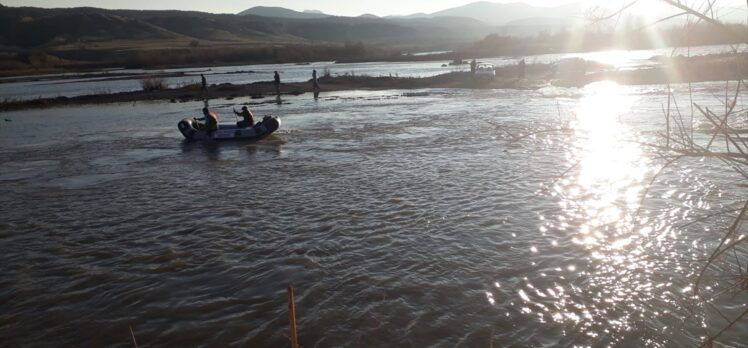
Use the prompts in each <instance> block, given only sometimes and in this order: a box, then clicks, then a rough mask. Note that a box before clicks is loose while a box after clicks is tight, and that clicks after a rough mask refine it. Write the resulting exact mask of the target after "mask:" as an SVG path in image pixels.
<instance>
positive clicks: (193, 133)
mask: <svg viewBox="0 0 748 348" xmlns="http://www.w3.org/2000/svg"><path fill="white" fill-rule="evenodd" d="M177 126H178V128H179V131H180V132H182V135H184V137H185V138H187V140H247V141H256V140H260V139H263V138H265V137H266V136H268V135H270V134H272V133H273V132H275V131H277V130H278V129H279V128H280V126H281V121H280V118H278V117H275V116H265V118H263V119H262V121H260V122H257V123H256V124H255V125H254V126H252V127H248V128H239V127H237V126H236V124H220V125H219V126H218V130H216V131H214V132H213V134H212V135H208V132H206V131H205V130H204V128H205V127H204V125H203V124H202V123H200V122H198V121H197V120H196V119H194V118H185V119H184V120H182V121H179V124H178V125H177Z"/></svg>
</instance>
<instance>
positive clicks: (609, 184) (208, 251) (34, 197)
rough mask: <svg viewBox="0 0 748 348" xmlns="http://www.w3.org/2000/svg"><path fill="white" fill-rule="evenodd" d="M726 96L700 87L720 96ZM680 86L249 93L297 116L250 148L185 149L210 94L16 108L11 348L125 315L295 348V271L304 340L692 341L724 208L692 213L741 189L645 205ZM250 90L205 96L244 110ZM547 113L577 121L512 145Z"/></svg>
mask: <svg viewBox="0 0 748 348" xmlns="http://www.w3.org/2000/svg"><path fill="white" fill-rule="evenodd" d="M723 88H724V85H723V84H721V85H720V84H700V85H697V87H696V91H695V93H694V98H695V99H696V101H698V102H701V103H704V104H706V105H710V106H712V107H714V108H719V107H722V108H724V107H723V106H720V101H719V99H718V98H715V97H714V96H715V95H721V94H722V95H723V94H724V90H723ZM679 93H680V95H681V96H684V95H685V94H684V91H683V90H682V86H681V90H680V91H679ZM666 100H667V98H666V97H665V89H664V87H662V86H639V87H620V86H616V85H612V84H608V83H602V84H596V85H592V86H588V87H587V88H583V89H558V88H553V87H548V88H544V89H541V90H539V91H534V92H531V91H512V90H480V91H473V90H420V91H378V92H355V91H354V92H335V93H330V94H324V93H323V94H322V95H321V96H320V99H319V100H314V99H313V98H312V97H311V95H309V94H307V95H301V96H297V97H290V98H287V99H286V100H285V103H284V104H282V105H273V104H260V105H256V106H255V107H254V110H255V113H256V115H264V114H273V115H278V116H279V117H280V118H281V119H282V121H283V126H282V129H281V131H280V132H278V134H276V135H274V136H272V137H270V138H268V139H265V140H263V141H261V142H259V143H249V144H247V143H222V144H204V143H186V142H184V141H183V139H182V136H181V135H180V133H179V132H178V131H177V129H176V124H177V122H178V121H179V120H180V119H182V118H185V117H188V116H197V111H198V110H199V109H200V108H201V107H202V106H201V105H199V104H198V103H180V104H171V103H137V104H117V105H107V106H104V105H101V106H81V107H66V108H58V109H45V110H33V111H19V112H14V113H6V114H4V115H3V118H5V119H7V121H5V122H2V123H1V124H0V162H1V163H2V168H1V169H0V191H2V195H0V206H2V207H3V208H2V215H3V219H2V221H0V274H2V276H0V338H2V342H3V343H2V344H1V345H2V346H8V347H19V346H29V347H49V346H71V347H75V346H77V347H103V346H106V347H130V346H131V337H130V329H129V327H130V326H131V327H132V330H133V332H134V334H135V336H136V337H137V340H138V344H140V345H141V346H148V347H155V346H190V347H191V346H218V347H220V346H234V345H236V346H246V347H283V346H287V345H288V322H287V319H286V309H287V307H286V297H285V296H286V287H287V285H288V284H293V285H294V287H295V289H296V294H297V316H298V326H299V337H300V343H301V344H302V346H304V347H409V346H413V347H427V346H428V347H454V346H463V347H490V346H491V345H493V346H496V347H558V346H561V347H572V346H593V347H602V346H615V347H633V346H649V347H684V346H694V345H698V344H699V343H700V342H701V340H702V339H703V337H704V336H705V332H706V331H705V329H704V328H703V327H702V326H706V327H709V328H715V329H716V328H717V327H721V326H724V324H725V321H724V319H723V318H721V317H718V316H716V315H708V314H703V313H702V312H701V311H699V310H698V308H697V309H693V308H692V309H691V310H689V308H688V307H689V306H688V305H687V303H688V301H687V300H686V298H687V297H688V296H689V295H688V291H689V290H688V286H689V285H690V284H691V280H692V279H693V276H694V273H695V272H697V271H698V267H699V265H700V264H701V262H702V261H700V260H703V259H704V258H705V255H708V253H709V252H711V250H712V248H713V247H715V246H716V244H717V243H718V242H719V240H720V238H721V237H722V230H723V229H722V228H723V227H724V226H726V225H728V224H729V222H730V215H729V214H728V215H727V216H725V217H716V218H712V219H709V220H705V221H704V222H703V223H699V222H696V223H693V224H690V225H686V224H685V223H686V222H689V221H695V220H697V219H698V218H700V217H702V216H705V215H709V214H713V213H715V212H718V211H722V210H725V209H728V208H730V207H733V206H734V205H733V204H734V203H735V202H737V201H740V200H741V199H744V198H745V197H746V188H745V186H740V185H736V183H739V182H741V178H740V177H739V176H738V175H737V174H734V173H733V172H732V171H731V170H730V169H729V168H725V167H724V166H723V165H721V164H720V163H718V162H712V161H708V160H707V161H698V160H693V161H691V160H683V161H680V162H678V163H676V164H674V165H673V166H671V167H668V169H666V170H664V171H663V172H662V173H661V175H660V176H659V177H658V179H657V180H655V181H654V184H653V185H652V187H651V188H650V190H649V191H648V193H647V195H648V196H647V197H648V198H647V199H645V200H644V201H643V207H642V209H641V211H639V212H638V213H637V211H638V210H639V208H640V202H642V201H641V200H640V198H641V195H642V194H644V190H645V188H646V187H647V186H648V185H649V183H650V180H651V178H652V177H653V175H654V174H655V173H657V172H658V170H659V168H661V167H662V165H663V162H662V161H660V160H658V159H657V158H655V156H654V155H653V153H652V151H651V149H650V148H648V147H647V146H645V145H643V143H647V142H656V132H658V131H662V130H663V127H664V117H663V114H662V105H663V103H664V102H666ZM246 101H247V100H234V101H212V102H211V105H212V107H213V108H214V109H215V110H217V111H218V113H219V116H220V117H221V118H222V120H225V121H232V120H233V116H231V113H230V110H231V108H232V107H233V106H234V105H236V104H235V103H241V102H246ZM746 102H748V94H746V93H745V92H743V93H742V96H741V99H740V101H739V103H741V104H740V105H742V107H743V108H745V107H746ZM686 105H687V102H686ZM555 127H558V128H570V129H571V130H566V131H558V132H543V133H539V134H536V135H534V136H529V137H525V138H519V139H516V137H517V136H519V135H520V134H527V133H528V132H530V131H532V130H543V129H550V128H555ZM742 182H743V183H744V181H742ZM733 216H734V215H733ZM743 233H744V232H743ZM718 281H719V280H716V281H714V282H718ZM709 284H710V285H711V284H712V283H709ZM742 295H743V294H741V295H740V296H736V297H727V298H726V299H722V300H721V301H722V302H716V303H715V305H717V306H720V308H723V309H724V313H726V314H729V313H734V311H738V313H739V312H741V311H742V310H743V309H744V308H745V307H744V306H745V297H744V296H742ZM731 311H733V312H731ZM712 332H713V331H712ZM746 332H748V326H747V324H746V323H745V322H743V323H742V324H738V325H737V326H735V327H733V328H732V330H730V331H729V332H728V333H727V334H726V336H725V337H724V340H723V342H726V346H731V347H738V346H741V345H743V344H745V342H746Z"/></svg>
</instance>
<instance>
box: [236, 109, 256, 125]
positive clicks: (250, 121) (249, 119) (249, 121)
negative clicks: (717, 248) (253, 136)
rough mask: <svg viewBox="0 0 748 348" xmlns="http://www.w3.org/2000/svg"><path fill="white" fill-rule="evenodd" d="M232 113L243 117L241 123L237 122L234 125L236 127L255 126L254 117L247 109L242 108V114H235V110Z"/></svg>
mask: <svg viewBox="0 0 748 348" xmlns="http://www.w3.org/2000/svg"><path fill="white" fill-rule="evenodd" d="M234 113H235V114H236V115H237V116H241V117H244V120H243V121H239V122H237V123H236V126H237V127H239V128H249V127H252V126H254V125H255V119H254V115H253V114H252V111H250V110H249V108H248V107H246V106H242V112H237V111H236V109H234Z"/></svg>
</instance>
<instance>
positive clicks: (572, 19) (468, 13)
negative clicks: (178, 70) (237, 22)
mask: <svg viewBox="0 0 748 348" xmlns="http://www.w3.org/2000/svg"><path fill="white" fill-rule="evenodd" d="M583 9H584V7H583V5H581V4H569V5H563V6H555V7H536V6H531V5H528V4H525V3H521V2H518V3H493V2H488V1H479V2H474V3H470V4H467V5H464V6H459V7H455V8H450V9H446V10H443V11H438V12H434V13H430V14H427V13H415V14H411V15H407V16H387V17H381V18H383V19H395V20H397V19H414V18H439V17H463V18H470V19H475V20H478V21H481V22H483V23H484V24H486V25H489V26H505V25H512V23H513V22H517V23H522V22H523V21H524V22H527V20H528V19H532V20H533V21H532V22H533V23H534V25H536V26H542V25H544V23H546V22H548V23H553V24H554V26H557V25H559V23H563V24H567V25H573V24H575V23H578V22H579V19H580V18H581V17H582V16H581V15H582V13H583ZM239 15H255V16H264V17H275V18H292V19H300V18H306V19H308V18H325V17H335V16H332V15H328V14H324V13H322V12H321V11H316V10H307V11H304V12H298V11H294V10H290V9H287V8H282V7H263V6H257V7H252V8H250V9H247V10H245V11H242V12H240V13H239ZM360 17H365V18H380V17H377V16H374V15H371V14H365V15H362V16H360Z"/></svg>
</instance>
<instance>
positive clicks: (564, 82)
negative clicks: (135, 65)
mask: <svg viewBox="0 0 748 348" xmlns="http://www.w3.org/2000/svg"><path fill="white" fill-rule="evenodd" d="M651 61H652V65H651V66H646V67H642V68H637V69H630V70H623V69H614V68H612V67H610V66H606V65H603V64H599V63H595V62H590V61H585V60H582V59H579V58H572V59H566V60H562V61H560V62H558V63H555V64H527V65H526V67H525V68H524V70H525V71H524V74H523V75H524V77H522V78H520V77H519V74H518V69H519V68H518V66H505V67H499V68H496V69H495V72H496V76H495V77H493V78H485V77H479V76H475V75H473V74H472V73H471V72H469V71H458V72H449V73H445V74H441V75H437V76H431V77H393V76H367V75H355V74H344V75H336V76H331V75H325V76H321V77H320V78H319V85H320V86H321V88H320V89H319V90H315V89H314V87H313V84H312V83H311V81H309V82H296V83H282V84H281V85H280V89H279V92H280V94H281V95H300V94H304V93H311V92H316V91H319V92H333V91H343V90H390V89H424V88H462V89H523V90H535V89H539V88H542V87H544V86H548V85H553V86H560V87H581V86H584V85H586V84H589V83H593V82H597V81H604V80H608V81H614V82H616V83H619V84H624V85H643V84H666V83H687V82H704V81H725V80H737V79H745V78H748V54H746V53H740V54H714V55H708V56H700V57H691V58H686V57H680V56H679V57H664V56H661V57H654V58H652V59H651ZM144 82H146V81H144ZM143 85H144V88H143V90H139V91H131V92H121V93H101V94H93V95H83V96H77V97H64V96H62V97H56V98H39V99H32V100H6V101H4V102H2V103H0V110H2V111H11V110H20V109H28V108H44V107H54V106H62V105H83V104H105V103H124V102H137V101H155V100H161V101H171V102H187V101H196V100H204V99H206V98H207V99H216V98H223V99H233V98H240V97H252V98H254V99H262V98H266V97H273V96H276V93H277V92H278V91H276V89H275V85H274V83H273V81H267V82H255V83H250V84H231V83H224V84H218V85H211V86H209V88H208V91H207V92H206V91H203V89H202V87H201V85H200V84H192V85H187V86H182V87H177V88H166V87H165V86H160V85H157V86H156V88H153V87H152V86H151V87H149V88H146V85H147V84H146V83H144V84H143Z"/></svg>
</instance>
